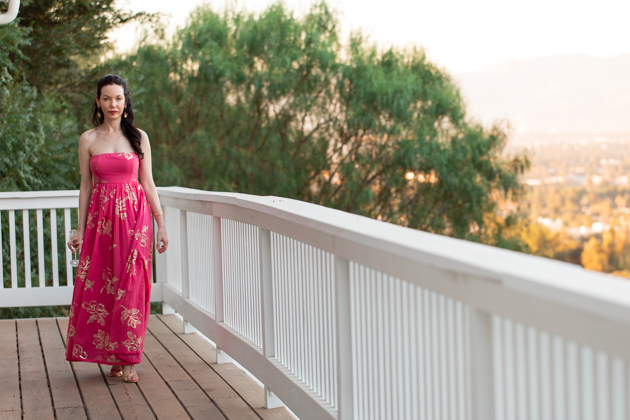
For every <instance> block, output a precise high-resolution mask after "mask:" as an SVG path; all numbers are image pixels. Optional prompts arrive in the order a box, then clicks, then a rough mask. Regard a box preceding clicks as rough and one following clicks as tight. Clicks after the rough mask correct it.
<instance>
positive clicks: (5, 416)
mask: <svg viewBox="0 0 630 420" xmlns="http://www.w3.org/2000/svg"><path fill="white" fill-rule="evenodd" d="M0 420H22V411H21V410H20V411H0Z"/></svg>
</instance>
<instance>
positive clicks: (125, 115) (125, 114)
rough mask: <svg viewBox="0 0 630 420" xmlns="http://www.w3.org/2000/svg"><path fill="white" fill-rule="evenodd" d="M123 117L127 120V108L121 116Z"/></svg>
mask: <svg viewBox="0 0 630 420" xmlns="http://www.w3.org/2000/svg"><path fill="white" fill-rule="evenodd" d="M123 117H125V118H127V108H125V113H124V114H123Z"/></svg>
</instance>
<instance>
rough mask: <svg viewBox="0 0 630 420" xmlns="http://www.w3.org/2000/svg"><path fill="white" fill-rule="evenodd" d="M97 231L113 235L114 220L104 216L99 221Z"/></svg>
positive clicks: (101, 233) (100, 233)
mask: <svg viewBox="0 0 630 420" xmlns="http://www.w3.org/2000/svg"><path fill="white" fill-rule="evenodd" d="M96 232H98V233H99V235H108V236H112V221H111V219H107V218H102V219H101V220H99V221H98V227H97V228H96Z"/></svg>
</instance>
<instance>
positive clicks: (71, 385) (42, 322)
mask: <svg viewBox="0 0 630 420" xmlns="http://www.w3.org/2000/svg"><path fill="white" fill-rule="evenodd" d="M37 325H38V327H39V336H40V339H41V344H42V350H43V353H44V360H45V361H46V370H47V372H48V379H49V381H50V391H51V393H52V398H53V405H54V407H55V413H56V414H57V418H58V419H60V418H73V419H75V418H76V419H86V418H87V415H86V413H85V408H84V407H83V401H82V400H81V395H80V393H79V388H78V386H77V383H76V380H75V378H74V373H73V372H72V367H71V366H70V363H69V362H68V361H67V360H66V357H65V346H64V344H63V340H62V338H61V334H60V333H59V327H58V325H57V322H56V321H55V320H54V319H51V318H49V319H39V320H37ZM73 408H77V410H71V409H73Z"/></svg>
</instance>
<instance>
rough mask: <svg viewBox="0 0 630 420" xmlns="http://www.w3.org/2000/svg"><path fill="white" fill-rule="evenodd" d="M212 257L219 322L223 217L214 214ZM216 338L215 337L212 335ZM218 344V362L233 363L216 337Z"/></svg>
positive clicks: (217, 318) (221, 320) (221, 284)
mask: <svg viewBox="0 0 630 420" xmlns="http://www.w3.org/2000/svg"><path fill="white" fill-rule="evenodd" d="M212 224H213V226H212V251H213V252H212V257H213V264H212V265H213V267H214V308H215V315H214V316H215V321H216V322H217V323H219V322H224V321H225V316H224V313H223V262H222V260H221V259H222V256H223V255H222V246H221V218H220V217H216V216H214V217H213V218H212ZM210 338H211V339H215V337H210ZM215 343H216V345H217V364H221V363H231V362H232V361H233V360H232V358H231V357H230V356H228V355H227V353H225V352H224V351H223V350H221V348H220V347H219V346H220V345H221V343H220V342H219V340H218V338H216V339H215Z"/></svg>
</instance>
